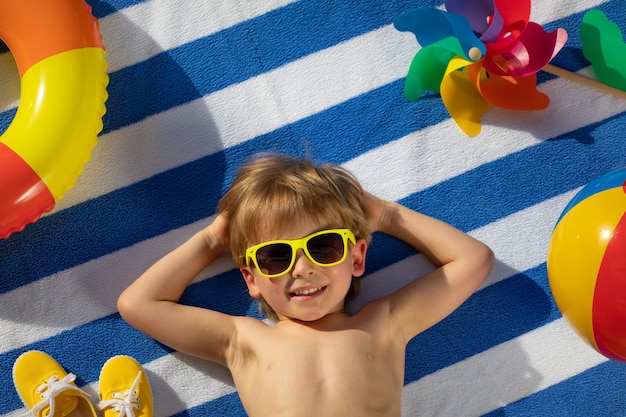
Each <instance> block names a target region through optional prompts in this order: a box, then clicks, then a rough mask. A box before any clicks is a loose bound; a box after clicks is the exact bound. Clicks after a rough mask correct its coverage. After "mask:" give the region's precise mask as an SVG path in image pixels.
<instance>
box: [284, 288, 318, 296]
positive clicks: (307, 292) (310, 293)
mask: <svg viewBox="0 0 626 417" xmlns="http://www.w3.org/2000/svg"><path fill="white" fill-rule="evenodd" d="M325 289H326V287H317V288H308V289H306V290H301V291H294V292H290V293H289V295H290V296H291V297H311V296H315V295H317V294H319V293H320V292H322V291H324V290H325Z"/></svg>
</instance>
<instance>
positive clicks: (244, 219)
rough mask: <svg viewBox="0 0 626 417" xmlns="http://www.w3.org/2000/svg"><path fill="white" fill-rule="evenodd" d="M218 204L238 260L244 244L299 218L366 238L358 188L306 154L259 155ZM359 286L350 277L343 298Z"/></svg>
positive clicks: (238, 261)
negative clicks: (307, 157)
mask: <svg viewBox="0 0 626 417" xmlns="http://www.w3.org/2000/svg"><path fill="white" fill-rule="evenodd" d="M218 210H219V211H220V212H224V211H225V212H227V213H228V218H229V222H230V247H231V252H232V255H233V260H234V261H235V263H236V264H237V265H238V266H243V265H244V264H245V251H246V249H247V248H248V247H250V246H252V245H254V244H257V243H261V239H267V238H268V237H269V238H271V239H275V238H279V237H280V234H282V233H285V232H286V231H287V230H289V228H290V227H293V226H294V225H296V224H297V223H299V222H301V221H303V219H304V220H311V221H315V222H319V223H320V224H325V225H328V226H332V227H341V228H347V229H350V230H351V231H352V233H354V235H355V237H356V238H357V239H365V240H366V241H367V242H369V241H370V240H371V233H370V230H369V227H368V223H367V220H366V217H365V204H364V198H363V189H362V187H361V185H360V184H359V182H358V180H357V179H356V178H355V177H354V176H353V175H352V174H351V173H350V172H349V171H347V170H345V169H344V168H342V167H340V166H338V165H335V164H320V165H315V164H313V163H312V162H311V161H310V160H308V159H297V158H293V157H290V156H287V155H281V154H263V155H258V156H257V157H256V158H255V159H253V160H251V161H249V162H248V163H246V164H244V165H243V166H242V167H241V169H240V171H239V173H238V175H237V176H236V178H235V180H234V181H233V184H232V186H231V187H230V189H229V190H228V192H227V193H226V194H225V195H224V196H223V197H222V198H221V200H220V201H219V204H218ZM358 291H359V281H358V279H357V278H356V277H353V279H352V285H351V288H350V291H349V292H348V294H347V296H346V299H349V298H351V297H354V296H355V295H356V294H357V293H358ZM259 308H260V309H261V311H262V312H263V313H265V315H267V316H268V317H269V318H272V319H276V314H275V313H274V311H273V310H272V309H271V307H270V306H269V305H268V304H267V303H266V302H265V300H263V299H260V300H259Z"/></svg>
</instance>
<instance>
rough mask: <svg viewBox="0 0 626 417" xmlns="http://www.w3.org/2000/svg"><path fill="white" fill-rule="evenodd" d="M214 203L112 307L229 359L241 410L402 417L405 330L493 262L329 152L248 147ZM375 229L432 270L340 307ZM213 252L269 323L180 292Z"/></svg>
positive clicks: (427, 323) (182, 343) (149, 329)
mask: <svg viewBox="0 0 626 417" xmlns="http://www.w3.org/2000/svg"><path fill="white" fill-rule="evenodd" d="M218 209H219V214H218V215H217V217H216V218H215V220H214V221H213V222H212V223H211V224H210V225H209V226H208V227H207V228H206V229H204V230H202V231H200V232H198V233H196V234H195V235H194V236H192V237H191V238H190V239H189V240H188V241H187V242H185V243H183V244H182V245H181V246H180V247H178V248H177V249H175V250H174V251H172V252H171V253H169V254H168V255H166V256H165V257H163V258H162V259H161V260H159V261H158V262H157V263H156V264H154V265H153V266H152V267H151V268H150V269H148V270H147V271H146V272H145V273H144V274H143V275H142V276H140V277H139V278H138V279H137V280H136V281H135V282H134V283H133V284H132V285H131V286H130V287H129V288H128V289H126V290H125V291H124V292H123V293H122V295H121V296H120V299H119V302H118V308H119V311H120V313H121V314H122V316H123V317H124V319H125V320H126V321H127V322H128V323H130V324H131V325H132V326H134V327H136V328H137V329H139V330H141V331H142V332H144V333H146V334H147V335H149V336H151V337H153V338H154V339H156V340H158V341H160V342H162V343H164V344H166V345H168V346H171V347H172V348H174V349H177V350H179V351H181V352H185V353H187V354H190V355H194V356H198V357H201V358H205V359H208V360H211V361H214V362H217V363H220V364H223V365H224V366H226V367H228V369H229V370H230V372H231V373H232V375H233V379H234V381H235V386H236V388H237V390H238V392H239V396H240V398H241V401H242V403H243V405H244V408H245V410H246V412H247V413H248V415H250V416H261V417H266V416H400V404H401V395H402V388H403V383H404V360H405V347H406V345H407V343H408V342H409V341H410V340H411V338H413V337H414V336H416V335H417V334H419V333H420V332H422V331H424V330H426V329H428V328H429V327H431V326H432V325H434V324H435V323H437V322H439V321H440V320H442V319H443V318H444V317H446V316H447V315H449V314H450V313H451V312H452V311H454V310H455V309H456V308H457V307H458V306H459V305H460V304H461V303H463V302H464V301H465V300H466V299H467V298H468V297H469V296H470V295H471V294H472V293H473V292H474V291H475V290H476V288H478V286H479V285H480V284H481V283H482V282H483V280H484V279H485V277H486V276H487V274H488V273H489V271H490V270H491V267H492V264H493V254H492V252H491V250H490V249H489V248H488V247H487V246H485V245H484V244H482V243H481V242H479V241H477V240H475V239H473V238H472V237H470V236H468V235H466V234H465V233H463V232H461V231H459V230H457V229H455V228H454V227H452V226H450V225H448V224H445V223H443V222H440V221H438V220H435V219H433V218H431V217H428V216H426V215H423V214H420V213H417V212H415V211H413V210H410V209H408V208H406V207H403V206H401V205H399V204H396V203H392V202H386V201H383V200H380V199H378V198H376V197H374V196H372V195H371V194H369V193H366V192H364V191H363V190H362V189H361V186H360V185H359V183H358V182H357V180H356V179H355V178H354V177H353V176H352V175H351V174H350V173H348V172H346V171H345V170H344V169H342V168H340V167H338V166H335V165H330V164H327V165H320V166H315V165H313V164H312V163H311V162H309V161H307V160H302V161H301V160H296V159H292V158H290V157H287V156H282V155H272V156H265V157H262V158H259V159H256V160H253V161H251V162H249V163H248V164H247V165H245V166H244V167H243V168H242V170H241V171H240V173H239V175H238V176H237V178H235V180H234V182H233V185H232V187H231V188H230V190H229V191H228V192H227V193H226V194H225V195H224V197H223V198H222V199H221V200H220V203H219V206H218ZM374 231H381V232H385V233H388V234H390V235H393V236H395V237H397V238H399V239H401V240H403V241H404V242H406V243H408V244H409V245H411V246H413V247H414V248H415V249H417V250H418V251H420V252H421V253H423V254H424V256H426V257H427V258H428V260H430V262H432V263H433V264H434V265H435V266H436V269H435V270H434V271H432V272H429V273H427V274H425V275H423V276H421V277H419V279H416V280H414V281H412V282H411V283H410V284H408V285H406V286H404V287H403V288H401V289H399V290H398V291H396V292H394V293H392V294H390V295H388V296H386V297H383V298H380V299H378V300H374V301H371V302H370V303H368V304H366V305H365V306H364V307H363V308H362V309H361V310H360V311H359V312H358V313H356V314H355V315H352V316H350V315H347V314H346V313H345V312H344V306H345V301H346V297H349V296H351V295H354V293H355V292H356V291H358V277H360V276H361V275H363V273H364V270H365V257H366V252H367V246H368V242H369V240H370V233H371V232H374ZM224 254H231V255H232V258H233V260H234V262H235V264H236V265H237V266H238V267H239V270H240V271H241V274H242V275H243V278H244V280H245V282H246V284H247V287H248V291H249V293H250V295H251V296H252V297H254V298H257V299H260V303H261V304H260V306H261V307H262V308H263V309H264V311H265V312H266V314H267V315H268V316H269V317H272V318H274V320H275V321H276V323H275V325H268V324H266V323H265V322H263V321H260V320H257V319H255V318H252V317H238V316H230V315H226V314H223V313H220V312H217V311H211V310H207V309H203V308H197V307H190V306H185V305H181V304H179V303H178V300H179V299H180V297H181V295H182V294H183V292H184V290H185V288H186V287H187V285H189V283H190V282H191V281H192V280H193V279H194V277H196V275H197V274H199V273H200V271H202V270H203V269H204V268H205V267H206V266H207V265H209V264H211V263H212V262H213V261H215V260H216V259H217V258H218V257H219V256H221V255H224ZM416 278H417V277H416Z"/></svg>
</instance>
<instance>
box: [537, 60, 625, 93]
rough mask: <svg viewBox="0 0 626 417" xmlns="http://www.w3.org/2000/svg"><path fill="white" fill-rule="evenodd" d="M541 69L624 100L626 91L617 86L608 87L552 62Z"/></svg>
mask: <svg viewBox="0 0 626 417" xmlns="http://www.w3.org/2000/svg"><path fill="white" fill-rule="evenodd" d="M543 71H545V72H547V73H550V74H552V75H556V76H557V77H561V78H565V79H567V80H570V81H574V82H577V83H579V84H582V85H585V86H587V87H591V88H595V89H596V90H600V91H602V92H605V93H608V94H612V95H614V96H616V97H619V98H622V99H625V100H626V91H622V90H618V89H617V88H613V87H610V86H608V85H606V84H604V83H602V82H600V81H597V80H594V79H591V78H587V77H585V76H582V75H580V74H577V73H575V72H572V71H568V70H565V69H563V68H560V67H555V66H554V65H552V64H547V65H546V66H545V67H543Z"/></svg>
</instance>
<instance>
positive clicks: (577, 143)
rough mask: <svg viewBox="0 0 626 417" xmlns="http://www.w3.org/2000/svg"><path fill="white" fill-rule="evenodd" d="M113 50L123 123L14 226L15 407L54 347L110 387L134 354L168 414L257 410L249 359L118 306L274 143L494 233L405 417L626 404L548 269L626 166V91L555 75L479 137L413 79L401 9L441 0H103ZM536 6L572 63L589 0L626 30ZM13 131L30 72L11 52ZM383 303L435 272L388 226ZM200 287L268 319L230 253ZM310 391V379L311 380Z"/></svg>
mask: <svg viewBox="0 0 626 417" xmlns="http://www.w3.org/2000/svg"><path fill="white" fill-rule="evenodd" d="M89 3H90V4H91V5H92V6H93V10H94V13H95V15H96V16H97V17H98V18H99V19H100V24H101V29H102V33H103V36H104V43H105V45H106V47H107V49H108V54H107V58H108V62H109V69H108V72H109V75H110V85H109V88H108V91H109V96H110V97H109V100H108V102H107V109H108V111H107V114H106V116H105V118H104V130H103V132H102V134H101V136H100V138H99V143H98V145H97V147H96V148H95V149H94V152H93V155H92V158H91V160H90V161H89V163H88V164H87V165H86V167H85V172H84V174H83V175H82V176H80V177H79V179H78V182H77V184H76V185H75V187H73V188H72V189H71V190H69V191H68V192H67V194H66V196H65V198H64V199H63V200H62V201H61V202H60V203H59V204H58V205H57V207H56V208H55V210H54V212H53V213H51V214H50V215H47V216H45V217H44V218H42V219H41V220H39V221H38V222H37V223H35V224H32V225H29V226H27V227H26V229H25V230H24V231H23V232H20V233H16V234H14V235H12V236H11V237H9V238H8V239H5V240H2V241H0V383H1V385H2V387H3V389H2V395H0V413H5V414H3V415H5V416H11V417H13V416H18V415H23V414H22V413H23V412H24V410H23V409H22V404H21V402H20V400H19V398H18V396H17V393H16V392H15V391H14V390H13V389H11V386H12V382H11V369H12V366H13V363H14V361H15V359H16V358H17V357H18V356H19V355H20V354H21V353H23V352H24V351H26V350H31V349H38V350H42V351H45V352H46V353H48V354H50V355H51V356H53V357H54V358H55V359H56V360H57V361H59V363H61V364H62V365H63V366H64V368H65V369H66V370H67V371H68V372H72V373H74V374H76V375H77V376H78V380H77V381H76V382H77V383H78V385H79V386H85V389H86V390H87V391H90V392H91V393H93V394H94V399H97V394H95V393H96V392H97V379H98V375H99V372H100V368H101V367H102V365H103V364H104V363H105V362H106V360H107V359H109V358H110V357H112V356H115V355H120V354H123V355H130V356H132V357H134V358H136V359H137V360H138V361H139V362H140V363H141V364H142V366H143V367H144V368H145V370H146V372H147V374H148V376H149V378H150V381H151V384H152V388H153V392H154V409H155V415H156V416H170V415H180V416H243V415H245V413H244V411H243V408H242V406H241V403H240V401H239V398H238V397H237V394H236V393H235V389H234V386H233V383H232V379H231V377H230V375H229V374H228V371H227V370H226V369H225V368H223V367H221V366H218V365H214V364H211V363H207V362H203V361H200V360H197V359H194V358H191V357H188V356H186V355H183V354H179V353H175V352H172V351H171V350H170V349H168V348H166V347H164V346H162V345H160V344H158V343H156V342H154V341H153V340H151V339H150V338H148V337H146V336H144V335H143V334H141V333H139V332H137V331H135V330H134V329H132V328H130V327H129V326H128V325H127V324H126V323H125V322H124V321H123V320H122V319H121V318H120V316H119V315H118V314H117V312H116V305H115V303H116V299H117V296H118V295H119V293H120V292H121V291H122V290H123V289H124V288H125V287H126V286H127V285H128V284H130V283H131V282H132V281H133V280H134V279H135V278H136V277H137V276H138V275H139V274H141V273H142V272H143V271H144V270H145V269H146V268H148V267H149V266H150V265H151V264H152V263H154V262H155V261H156V260H157V259H158V258H159V257H161V256H162V255H163V254H165V253H166V252H168V251H169V250H171V249H173V248H174V247H176V246H177V245H179V244H180V243H181V242H183V241H184V240H185V239H187V238H188V237H189V236H190V235H192V234H193V233H194V232H195V231H196V230H198V229H199V228H201V227H203V226H205V225H207V224H208V223H209V222H210V220H211V218H212V215H213V214H214V213H215V208H216V203H217V200H218V199H219V197H220V195H221V194H222V193H223V192H224V190H226V189H227V187H228V185H229V184H230V182H231V181H232V178H233V175H234V174H235V172H236V168H237V167H238V166H239V165H240V163H241V162H242V161H244V160H245V159H246V158H247V157H248V156H249V155H251V154H253V153H255V152H259V151H280V152H286V153H290V154H293V155H301V156H302V155H310V156H311V158H313V159H314V160H318V161H328V162H335V163H339V164H342V165H343V166H345V167H347V168H349V169H350V170H352V171H353V172H354V173H355V174H356V175H357V176H358V178H359V179H360V180H361V181H362V183H363V184H364V186H365V188H366V189H368V190H370V191H371V192H373V193H374V194H377V195H379V196H380V197H383V198H386V199H390V200H396V201H399V202H401V203H403V204H405V205H408V206H409V207H412V208H414V209H417V210H420V211H422V212H425V213H427V214H430V215H433V216H436V217H438V218H440V219H442V220H444V221H447V222H449V223H451V224H453V225H455V226H457V227H459V228H460V229H462V230H464V231H466V232H468V233H469V234H471V235H472V236H475V237H477V238H479V239H481V240H483V241H484V242H486V243H487V244H488V245H490V246H491V248H493V250H494V252H495V254H496V256H497V262H496V265H495V268H494V270H493V273H492V274H491V275H490V277H489V278H488V281H487V282H486V284H485V285H484V286H483V287H482V288H481V289H480V290H479V291H478V292H477V293H476V294H475V295H474V296H472V297H471V298H470V299H469V300H468V301H467V302H466V303H465V304H464V305H463V306H462V307H461V308H459V309H458V310H457V311H456V312H455V313H454V314H452V315H451V316H450V317H449V318H447V319H446V320H444V321H443V322H442V323H440V324H438V325H436V326H435V327H433V328H432V329H430V330H428V331H426V332H424V333H423V334H421V335H419V336H418V337H416V338H415V339H414V340H413V341H412V342H411V343H410V345H409V346H408V350H407V360H406V382H405V383H406V385H405V390H404V398H403V415H404V416H417V415H419V416H453V417H458V416H478V415H485V414H486V415H490V416H505V415H506V416H575V417H579V416H617V415H624V414H625V413H626V400H625V398H626V397H625V394H626V368H625V365H624V364H622V363H619V362H614V361H609V360H608V359H606V358H604V357H603V356H601V355H599V354H598V353H596V352H595V351H594V350H593V349H592V348H590V347H589V346H588V345H586V344H585V343H584V342H583V341H582V340H581V339H579V338H578V337H577V336H576V334H575V333H574V332H573V330H572V329H571V328H570V327H569V326H568V324H567V323H566V321H565V320H564V318H563V317H562V316H561V314H560V312H559V311H558V309H557V308H556V306H555V303H554V299H553V297H552V294H551V292H550V288H549V285H548V280H547V273H546V253H547V247H548V242H549V240H550V236H551V232H552V229H553V227H554V224H555V222H556V219H557V218H558V216H559V214H560V213H561V211H562V209H563V208H564V207H565V205H566V204H567V203H568V201H569V200H570V199H571V198H572V197H573V196H574V194H575V192H576V191H577V190H579V189H580V188H581V187H582V186H584V185H585V184H587V183H588V182H590V181H591V180H593V179H594V178H597V177H598V176H600V175H602V174H603V173H605V172H607V171H609V170H611V169H613V168H616V167H620V166H623V165H625V164H626V141H625V139H624V131H625V129H626V100H621V99H618V98H615V97H613V96H610V95H608V94H606V93H602V92H598V91H595V90H593V89H590V88H588V87H584V86H581V85H577V84H575V83H573V82H571V81H567V80H565V79H562V78H555V77H553V76H549V75H547V74H545V73H539V83H540V84H539V89H540V90H541V91H542V92H545V93H546V94H548V95H549V96H550V99H551V105H550V107H549V108H548V109H546V110H544V111H538V112H516V111H505V110H497V109H496V110H491V111H490V112H488V113H487V114H486V115H485V116H484V117H483V130H482V132H481V133H480V135H478V136H476V137H474V138H469V137H467V136H465V135H464V134H463V133H462V132H461V131H460V129H459V128H458V127H457V126H456V125H455V124H454V122H453V121H452V120H451V119H450V117H449V115H448V113H447V112H446V110H445V108H444V107H443V104H442V102H441V98H440V97H439V96H438V95H435V94H427V95H426V96H425V97H424V98H422V99H421V100H419V101H417V102H408V101H407V100H406V99H405V98H404V96H403V93H402V89H403V84H404V78H405V76H406V73H407V71H408V68H409V64H410V62H411V59H412V58H413V56H414V54H415V53H416V51H417V49H418V45H417V43H416V41H415V38H414V37H413V36H412V35H411V34H408V33H401V32H398V31H396V30H395V29H394V28H393V26H392V24H391V22H392V20H393V18H394V17H395V16H396V15H398V14H400V13H402V12H404V11H406V10H408V9H410V8H412V7H416V6H432V7H437V6H440V3H439V2H435V1H431V0H412V1H407V0H389V1H378V0H377V1H374V0H362V1H354V0H315V1H313V0H302V1H293V0H264V1H258V0H147V1H142V0H89ZM533 3H534V4H533V10H532V20H533V21H535V22H538V23H540V24H541V25H543V26H544V28H546V29H549V30H552V29H555V28H557V27H563V28H565V29H566V30H567V31H568V33H569V40H568V42H567V44H566V47H565V49H564V50H563V51H562V52H560V53H559V55H557V57H556V59H555V60H554V61H553V63H554V64H555V65H557V66H561V67H564V68H566V69H568V70H572V71H583V72H584V73H586V74H591V76H593V75H592V73H591V72H590V71H589V68H588V67H589V63H588V62H587V61H586V60H585V59H584V57H583V56H582V52H581V46H582V44H581V40H580V37H579V36H578V30H579V28H580V25H581V22H582V16H583V14H584V13H585V11H587V10H589V9H594V8H597V9H601V10H603V11H604V12H605V13H606V14H607V16H608V17H609V18H610V19H612V20H614V21H615V22H616V23H618V25H620V27H622V28H626V15H625V14H624V9H623V8H624V5H623V1H622V0H611V1H599V0H584V1H580V2H572V1H570V0H550V1H545V0H535V1H534V2H533ZM0 74H1V75H2V76H1V77H0V78H2V80H3V81H2V83H3V84H2V88H1V89H2V91H3V92H4V93H3V94H2V99H1V100H2V102H1V103H0V106H2V113H0V122H1V127H2V128H3V129H4V128H6V126H7V125H8V124H9V122H10V120H11V119H12V117H13V115H14V113H15V107H16V105H17V101H18V97H19V88H18V85H19V81H18V78H17V71H16V69H15V64H14V62H13V60H12V57H11V55H10V54H9V53H6V52H5V53H2V54H0ZM368 262H369V264H368V275H367V276H366V277H365V279H364V281H363V294H362V295H361V296H360V298H358V300H357V301H356V302H355V304H354V305H352V306H351V309H352V310H355V309H358V307H359V306H360V305H361V304H362V303H363V302H365V301H367V300H370V299H372V298H375V297H378V296H380V295H381V294H384V293H386V292H389V291H391V290H392V289H395V288H398V287H399V286H401V285H402V284H403V283H404V282H407V281H408V280H410V279H413V278H414V277H416V276H417V275H419V274H420V273H421V272H423V271H425V270H426V269H427V268H428V265H426V264H425V262H424V261H423V258H421V257H420V256H419V255H416V254H415V252H414V251H411V250H409V249H408V248H407V247H406V246H404V245H402V244H399V243H397V242H396V241H395V240H393V239H391V238H388V237H385V236H382V235H378V234H377V235H376V236H375V237H374V241H373V244H372V246H371V249H370V252H369V255H368ZM183 301H184V302H185V303H190V304H195V305H201V306H205V307H209V308H213V309H218V310H220V311H224V312H227V313H231V314H248V315H253V316H255V315H257V312H256V311H257V306H256V304H254V303H251V301H250V299H249V296H248V295H247V293H246V291H245V285H244V283H243V280H242V279H241V278H240V276H239V273H238V271H237V270H235V269H233V267H232V264H231V263H230V262H229V261H228V260H227V259H223V260H220V262H218V263H217V264H215V265H213V266H212V267H210V268H209V269H208V270H207V271H205V272H204V273H202V274H201V276H199V278H198V280H197V282H196V283H194V284H193V285H192V286H191V287H190V288H189V289H188V291H187V292H186V293H185V295H184V299H183ZM294 395H298V393H294Z"/></svg>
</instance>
